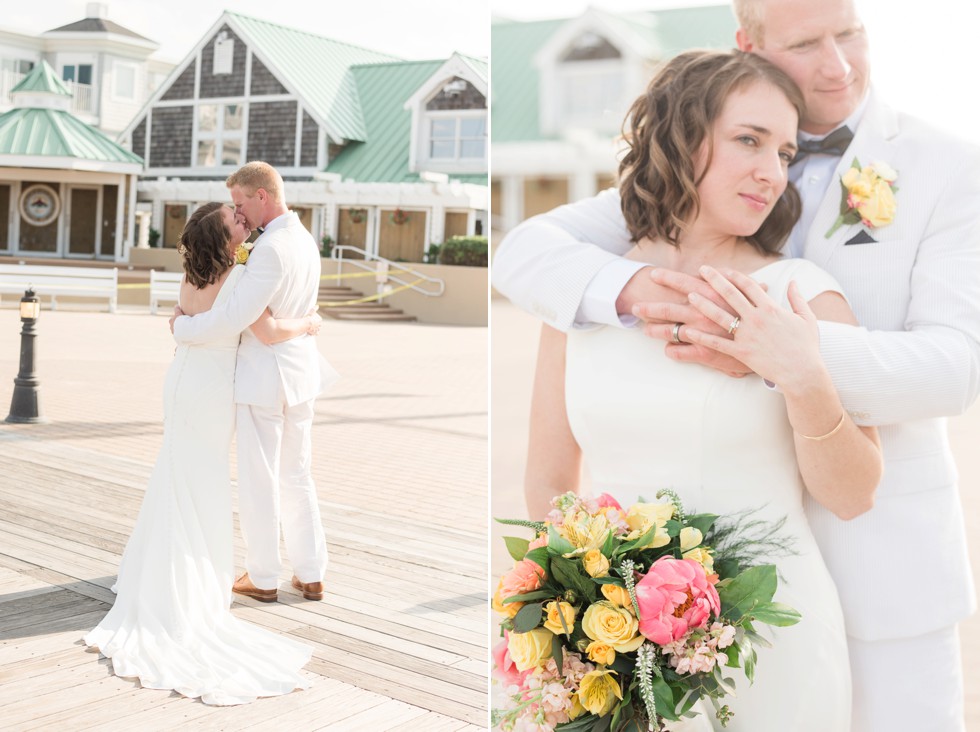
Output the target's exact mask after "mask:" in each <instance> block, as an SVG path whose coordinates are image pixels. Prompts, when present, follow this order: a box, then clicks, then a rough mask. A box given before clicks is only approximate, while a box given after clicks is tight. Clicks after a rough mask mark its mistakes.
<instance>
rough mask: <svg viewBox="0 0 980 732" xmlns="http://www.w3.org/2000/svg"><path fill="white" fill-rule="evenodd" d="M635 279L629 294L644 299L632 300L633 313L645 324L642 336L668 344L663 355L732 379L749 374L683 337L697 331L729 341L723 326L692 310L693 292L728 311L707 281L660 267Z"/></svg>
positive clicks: (730, 358) (725, 357)
mask: <svg viewBox="0 0 980 732" xmlns="http://www.w3.org/2000/svg"><path fill="white" fill-rule="evenodd" d="M634 279H635V280H638V281H637V282H636V283H634V282H633V281H631V282H630V285H634V286H633V288H632V291H631V293H630V295H631V296H632V297H634V298H645V299H637V300H635V302H636V304H635V305H633V308H632V313H633V315H635V316H636V317H638V318H640V319H641V320H643V321H644V326H643V331H644V333H646V334H647V335H648V336H650V337H651V338H656V339H658V340H662V341H665V342H666V343H667V346H666V348H665V352H666V354H667V356H668V357H669V358H672V359H673V360H675V361H682V362H685V363H698V364H701V365H702V366H708V367H709V368H713V369H717V370H718V371H721V372H722V373H724V374H727V375H728V376H732V377H735V378H738V377H742V376H745V375H746V374H750V373H752V369H751V368H749V367H748V366H746V365H745V364H744V363H742V362H741V361H740V360H738V359H737V358H734V357H733V356H731V355H729V354H726V353H723V352H721V351H719V350H718V349H714V348H709V347H707V346H705V345H701V344H697V343H693V342H691V340H690V339H689V338H688V337H687V335H686V334H687V332H689V331H696V332H699V333H707V334H711V335H714V336H716V337H718V338H730V336H729V335H728V334H727V333H726V332H725V329H724V328H723V327H721V326H720V325H719V324H718V323H717V322H715V321H714V320H712V319H711V318H709V317H707V316H706V315H705V314H704V313H702V312H701V311H700V310H699V309H698V308H696V307H694V305H693V304H692V303H691V301H690V299H689V296H690V295H691V294H692V293H694V294H695V295H697V296H699V297H701V298H702V299H703V300H704V301H706V302H710V303H713V304H714V305H715V306H716V307H717V308H718V309H719V310H722V311H726V312H727V311H728V310H730V306H729V305H728V303H726V302H725V300H724V298H723V297H722V296H721V295H720V294H719V293H718V292H716V291H715V289H714V288H713V287H711V285H710V284H708V282H706V281H705V280H704V279H701V278H700V277H693V276H691V275H688V274H684V273H683V272H675V271H673V270H670V269H665V268H663V267H656V268H654V269H653V271H652V272H650V273H649V276H648V277H641V278H634ZM644 280H645V282H644ZM624 291H625V289H624ZM733 317H734V313H730V315H729V318H728V320H729V321H730V320H731V319H732V318H733Z"/></svg>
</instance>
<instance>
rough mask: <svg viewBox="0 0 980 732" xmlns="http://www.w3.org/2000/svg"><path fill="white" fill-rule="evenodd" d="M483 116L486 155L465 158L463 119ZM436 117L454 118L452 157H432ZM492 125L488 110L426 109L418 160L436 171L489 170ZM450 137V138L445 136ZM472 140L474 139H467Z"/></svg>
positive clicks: (464, 171)
mask: <svg viewBox="0 0 980 732" xmlns="http://www.w3.org/2000/svg"><path fill="white" fill-rule="evenodd" d="M481 118H482V119H483V120H484V123H483V125H484V126H483V130H484V137H483V155H482V156H481V157H478V158H464V157H462V156H461V155H460V153H461V150H462V140H463V138H462V137H461V135H460V133H461V126H462V125H461V121H462V120H464V119H481ZM437 120H455V121H456V133H455V135H454V136H453V138H452V139H453V141H454V143H455V145H454V147H455V150H454V154H453V157H451V158H449V157H438V158H437V157H433V156H432V141H433V138H432V122H433V121H437ZM489 125H490V118H489V115H488V114H487V109H485V108H481V109H439V110H425V111H424V112H423V113H422V124H421V125H420V127H421V129H420V130H419V133H420V137H421V145H420V150H419V152H420V153H421V154H420V155H419V162H420V163H421V165H422V167H423V168H424V169H426V170H432V171H437V172H454V173H455V172H460V173H466V172H470V171H473V172H483V171H486V170H487V160H488V153H489V147H490V144H489ZM443 139H449V138H443ZM466 139H473V138H466Z"/></svg>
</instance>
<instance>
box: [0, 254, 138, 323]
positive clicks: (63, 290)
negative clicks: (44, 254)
mask: <svg viewBox="0 0 980 732" xmlns="http://www.w3.org/2000/svg"><path fill="white" fill-rule="evenodd" d="M118 287H119V270H118V269H116V268H115V267H113V268H112V269H108V268H99V267H50V266H43V265H32V264H0V293H2V292H6V293H14V294H19V295H23V294H24V291H25V290H27V289H28V288H30V289H32V290H34V292H35V293H37V294H38V295H41V296H47V297H50V298H51V309H52V310H54V309H56V308H57V307H58V296H59V295H63V296H71V297H88V298H95V299H100V300H108V301H109V312H110V313H114V312H116V303H117V293H118Z"/></svg>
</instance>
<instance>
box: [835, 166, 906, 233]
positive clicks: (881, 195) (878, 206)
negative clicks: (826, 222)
mask: <svg viewBox="0 0 980 732" xmlns="http://www.w3.org/2000/svg"><path fill="white" fill-rule="evenodd" d="M897 179H898V173H896V172H895V170H893V169H892V167H891V166H890V165H888V164H887V163H882V162H874V163H871V165H866V166H864V167H862V166H861V163H859V162H858V159H857V158H854V162H853V163H851V167H850V168H848V169H847V172H845V173H844V175H842V176H841V177H840V185H841V189H842V194H841V202H840V215H839V216H838V217H837V220H836V221H835V222H834V225H833V226H831V227H830V230H829V231H828V232H827V234H826V238H828V239H829V238H830V237H831V236H832V235H833V234H834V232H835V231H837V230H838V229H839V228H840V227H841V226H843V225H844V224H847V225H851V224H864V225H865V226H867V227H868V228H869V229H876V228H878V227H879V226H887V225H888V224H890V223H891V222H892V221H894V220H895V208H896V204H895V193H896V192H897V191H898V188H896V187H895V181H896V180H897Z"/></svg>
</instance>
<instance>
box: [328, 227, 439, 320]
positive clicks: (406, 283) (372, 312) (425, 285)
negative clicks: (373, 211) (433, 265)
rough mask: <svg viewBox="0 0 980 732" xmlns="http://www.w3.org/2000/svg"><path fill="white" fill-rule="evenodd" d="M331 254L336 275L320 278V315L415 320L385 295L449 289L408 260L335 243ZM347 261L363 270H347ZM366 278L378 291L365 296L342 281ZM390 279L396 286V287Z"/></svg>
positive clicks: (429, 294)
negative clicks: (328, 281)
mask: <svg viewBox="0 0 980 732" xmlns="http://www.w3.org/2000/svg"><path fill="white" fill-rule="evenodd" d="M345 254H353V255H355V257H356V258H354V257H351V256H347V257H345V256H344V255H345ZM330 256H331V259H333V260H334V261H335V262H336V263H337V274H336V275H323V276H322V277H321V278H320V280H321V284H320V298H319V305H320V312H321V314H323V315H326V316H329V317H331V318H335V319H337V320H380V321H415V320H416V318H415V316H414V315H408V314H406V313H405V312H404V311H403V310H398V309H396V308H393V307H391V306H390V305H388V304H387V303H385V302H384V298H386V297H389V296H390V295H393V294H395V293H396V292H402V291H405V290H413V291H415V292H418V293H420V294H422V295H425V296H426V297H439V296H440V295H442V293H443V292H445V290H446V283H445V282H444V281H443V280H441V279H439V278H438V277H430V276H429V275H425V274H422V273H421V272H419V271H417V270H414V269H412V268H411V267H409V266H407V265H406V263H405V262H393V261H391V260H390V259H385V258H384V257H379V256H378V255H376V254H372V253H370V252H368V251H366V250H364V249H361V248H360V247H355V246H351V245H349V244H340V245H336V246H334V248H333V252H332V253H331V255H330ZM345 263H346V264H349V265H351V266H353V267H354V268H356V269H360V270H362V271H361V272H354V273H350V272H348V273H345V272H344V264H345ZM367 277H374V279H375V282H376V283H377V292H376V293H375V294H373V295H364V293H363V292H359V291H357V290H355V289H353V288H352V287H348V286H345V285H343V284H342V282H343V280H345V279H348V280H349V279H362V278H367ZM325 280H336V281H337V284H336V285H333V284H331V285H327V284H324V281H325ZM389 282H392V283H395V284H396V285H397V286H396V287H394V288H393V287H391V285H390V284H389Z"/></svg>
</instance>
